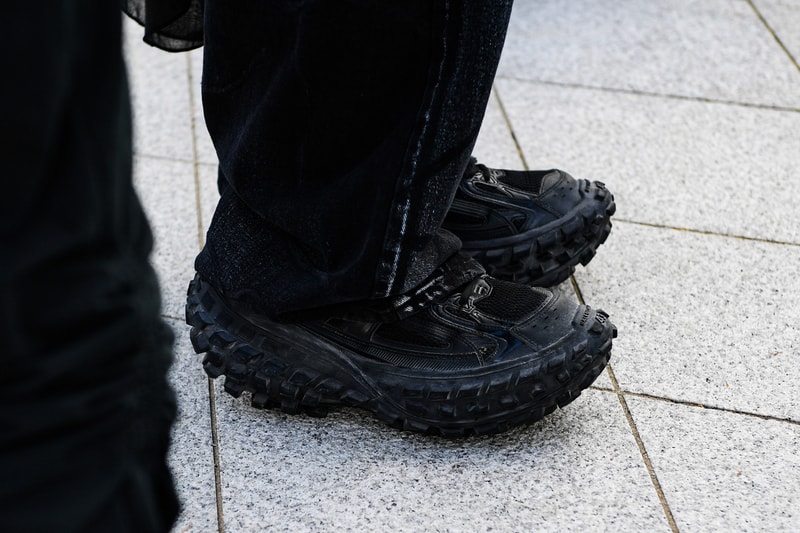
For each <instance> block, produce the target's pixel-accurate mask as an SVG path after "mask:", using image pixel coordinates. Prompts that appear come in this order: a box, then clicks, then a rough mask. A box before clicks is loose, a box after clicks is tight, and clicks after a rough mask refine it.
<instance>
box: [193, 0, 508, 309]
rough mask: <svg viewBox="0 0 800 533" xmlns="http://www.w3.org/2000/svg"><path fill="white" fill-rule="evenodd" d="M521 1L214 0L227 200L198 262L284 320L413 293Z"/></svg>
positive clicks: (211, 74) (442, 248)
mask: <svg viewBox="0 0 800 533" xmlns="http://www.w3.org/2000/svg"><path fill="white" fill-rule="evenodd" d="M510 11H511V0H407V1H404V2H379V1H375V0H282V1H259V2H240V3H232V2H229V1H227V0H225V1H222V0H207V1H206V2H205V16H204V25H205V28H204V31H205V41H204V43H205V51H204V71H203V81H202V85H203V87H202V93H203V109H204V112H205V118H206V122H207V125H208V129H209V132H210V134H211V138H212V140H213V141H214V145H215V147H216V150H217V154H218V156H219V166H220V176H221V178H220V180H221V187H220V188H221V192H222V197H221V200H220V203H219V205H218V207H217V210H216V212H215V215H214V218H213V221H212V223H211V226H210V230H209V232H208V235H207V242H206V246H205V248H204V249H203V251H202V253H201V254H200V255H199V256H198V258H197V261H196V268H197V270H198V271H199V272H200V273H201V274H202V275H203V276H204V277H205V278H206V279H207V280H209V281H211V282H212V283H213V284H214V285H216V286H217V287H218V288H219V289H221V290H222V291H224V292H225V293H226V294H227V295H228V296H229V297H232V298H235V299H239V300H243V301H246V302H249V303H250V304H251V305H253V306H255V307H256V308H258V309H260V310H261V311H262V312H264V313H266V314H268V315H271V316H278V315H280V314H281V313H284V312H287V311H297V310H303V309H308V308H314V307H320V306H324V305H327V304H333V303H340V302H346V301H354V300H363V299H371V298H372V299H374V298H382V297H386V296H390V295H396V294H400V293H403V292H405V291H408V290H410V289H412V288H413V287H415V286H416V285H418V284H419V283H420V282H421V281H422V280H424V279H425V278H426V277H427V276H428V275H429V274H430V273H431V272H432V271H433V270H434V269H435V268H436V267H437V266H438V265H440V264H441V263H443V262H444V261H445V260H446V259H447V258H448V257H449V256H451V255H452V254H453V253H455V252H456V251H457V250H458V249H459V247H460V242H459V241H458V239H457V238H455V237H454V236H453V235H452V234H449V233H447V232H445V231H442V230H441V229H440V228H441V224H442V221H443V220H444V216H445V214H446V212H447V210H448V208H449V205H450V203H451V201H452V198H453V195H454V194H455V189H456V187H457V185H458V182H459V180H460V178H461V175H462V173H463V171H464V169H465V167H466V164H467V162H468V159H469V156H470V154H471V151H472V148H473V145H474V143H475V139H476V137H477V134H478V131H479V128H480V125H481V121H482V119H483V115H484V111H485V107H486V103H487V100H488V97H489V93H490V89H491V85H492V81H493V79H494V75H495V71H496V68H497V63H498V60H499V57H500V51H501V48H502V45H503V41H504V38H505V32H506V28H507V25H508V19H509V16H510Z"/></svg>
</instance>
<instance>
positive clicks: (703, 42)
mask: <svg viewBox="0 0 800 533" xmlns="http://www.w3.org/2000/svg"><path fill="white" fill-rule="evenodd" d="M789 27H790V28H791V26H789ZM499 74H500V76H503V77H513V78H525V79H535V80H542V81H549V82H557V83H567V84H580V85H588V86H592V87H606V88H615V89H624V90H634V91H644V92H654V93H658V94H674V95H682V96H689V97H703V98H711V99H720V100H725V101H736V102H746V103H752V104H762V105H772V106H787V107H791V108H795V109H796V108H798V107H800V77H798V73H797V70H796V69H795V67H794V65H793V64H792V62H791V61H790V60H789V58H788V57H787V56H786V55H785V54H783V53H782V51H781V49H780V47H779V46H778V44H777V43H776V42H775V40H774V39H773V37H772V35H771V34H770V33H769V32H768V31H767V30H766V28H765V27H764V25H763V24H761V22H760V21H759V19H758V16H757V15H756V14H755V12H754V11H753V9H752V8H751V7H750V5H749V4H748V3H747V2H744V1H740V0H704V1H703V2H692V1H690V0H663V1H661V2H638V1H635V0H627V1H623V2H619V1H611V0H600V1H597V0H578V1H573V2H568V3H565V2H560V1H558V0H541V1H536V2H518V3H517V4H516V5H515V6H514V12H513V14H512V17H511V25H510V27H509V33H508V39H507V40H506V45H505V51H504V53H503V58H502V61H501V64H500V69H499Z"/></svg>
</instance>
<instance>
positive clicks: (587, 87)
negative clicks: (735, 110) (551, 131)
mask: <svg viewBox="0 0 800 533" xmlns="http://www.w3.org/2000/svg"><path fill="white" fill-rule="evenodd" d="M776 38H777V37H776ZM498 79H501V80H509V81H517V82H523V83H534V84H538V85H550V86H553V87H565V88H569V89H585V90H588V91H599V92H606V93H618V94H630V95H634V96H647V97H651V98H666V99H669V100H686V101H689V102H702V103H705V104H720V105H728V106H736V107H747V108H751V109H763V110H766V111H788V112H792V113H800V107H788V106H779V105H768V104H753V103H748V102H736V101H734V100H721V99H717V98H706V97H703V96H686V95H682V94H669V93H654V92H650V91H642V90H638V89H622V88H619V87H601V86H596V85H585V84H583V83H568V82H561V81H552V80H542V79H535V78H518V77H516V76H498Z"/></svg>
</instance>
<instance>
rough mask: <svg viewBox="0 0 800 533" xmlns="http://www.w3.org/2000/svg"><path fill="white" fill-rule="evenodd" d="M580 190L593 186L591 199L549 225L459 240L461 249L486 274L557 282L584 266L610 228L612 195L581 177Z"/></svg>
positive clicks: (530, 282) (550, 283) (541, 284)
mask: <svg viewBox="0 0 800 533" xmlns="http://www.w3.org/2000/svg"><path fill="white" fill-rule="evenodd" d="M584 187H585V188H586V193H587V194H588V193H591V192H592V191H591V189H592V188H593V189H594V194H593V198H592V201H588V202H585V205H582V206H580V207H579V209H576V210H575V211H573V212H571V213H569V214H568V215H566V216H565V217H564V218H563V219H560V220H558V221H557V222H556V223H553V224H551V226H553V227H552V229H549V230H548V229H544V230H541V231H540V230H538V229H537V230H534V231H531V232H528V233H527V234H524V235H520V236H518V238H517V239H515V241H514V242H513V243H503V244H495V243H494V242H493V241H491V240H488V241H481V242H474V241H473V242H465V243H464V246H463V248H462V250H463V251H464V252H466V253H468V254H469V255H470V256H472V257H473V258H475V259H476V260H477V261H478V262H480V263H481V264H482V265H483V266H484V268H486V271H487V272H488V273H489V275H491V276H493V277H495V278H498V279H504V280H507V281H514V282H517V283H525V284H528V285H534V286H537V287H551V286H553V285H557V284H559V283H561V282H563V281H564V280H566V279H567V278H569V276H570V275H572V274H573V273H574V272H575V267H576V266H577V265H578V264H581V265H584V266H586V265H587V264H588V263H589V261H591V260H592V258H593V257H594V256H595V254H596V253H597V247H598V246H600V245H601V244H603V243H604V242H606V239H607V238H608V235H609V234H610V233H611V216H612V215H613V214H614V212H615V211H616V204H615V203H614V195H613V194H611V193H610V192H609V191H608V189H606V187H605V185H604V184H603V183H601V182H598V181H595V182H589V181H585V182H584Z"/></svg>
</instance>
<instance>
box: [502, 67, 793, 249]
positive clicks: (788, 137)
mask: <svg viewBox="0 0 800 533" xmlns="http://www.w3.org/2000/svg"><path fill="white" fill-rule="evenodd" d="M497 89H498V93H499V94H500V97H501V99H502V100H503V102H504V104H505V107H506V109H507V110H508V113H509V115H510V120H511V122H512V126H513V129H514V132H515V134H516V136H517V139H518V140H519V141H520V144H521V147H522V150H523V152H524V154H525V156H526V159H527V160H528V163H529V165H530V166H531V167H532V168H549V167H553V166H556V167H560V168H563V169H565V170H567V171H570V172H572V173H574V175H576V176H583V177H589V178H593V179H602V180H603V181H605V182H606V184H607V185H608V186H609V188H610V189H611V190H612V191H613V192H614V194H615V196H616V198H617V206H618V213H617V217H618V218H621V219H628V220H635V221H639V222H648V223H652V224H660V225H668V226H676V227H688V228H693V229H699V230H705V231H712V232H718V233H726V234H734V235H741V236H747V237H755V238H761V239H769V240H776V241H783V242H793V243H800V210H799V209H798V208H797V201H796V195H795V194H793V189H792V187H793V184H796V183H797V168H798V167H800V113H796V112H790V111H776V110H769V109H754V108H746V107H741V106H736V105H726V104H715V103H706V102H696V101H683V100H676V99H672V98H661V97H651V96H642V95H630V94H618V93H608V92H603V91H596V90H591V89H574V88H563V87H552V86H547V85H541V84H535V83H531V82H520V81H510V80H500V81H498V82H497ZM798 94H800V91H798Z"/></svg>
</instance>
